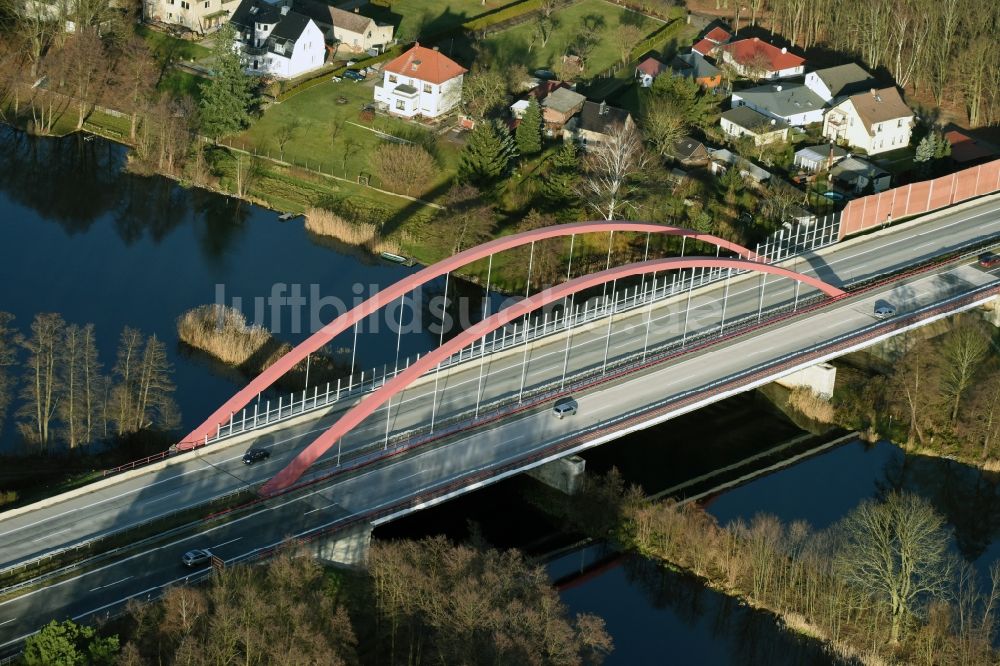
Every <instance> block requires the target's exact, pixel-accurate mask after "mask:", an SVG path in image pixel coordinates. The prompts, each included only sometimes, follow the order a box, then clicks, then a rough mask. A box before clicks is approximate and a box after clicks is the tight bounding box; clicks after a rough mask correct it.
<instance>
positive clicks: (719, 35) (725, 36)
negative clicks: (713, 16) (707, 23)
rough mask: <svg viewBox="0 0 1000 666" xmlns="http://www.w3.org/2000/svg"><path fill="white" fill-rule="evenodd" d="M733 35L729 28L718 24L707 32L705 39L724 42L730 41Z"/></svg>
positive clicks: (718, 42)
mask: <svg viewBox="0 0 1000 666" xmlns="http://www.w3.org/2000/svg"><path fill="white" fill-rule="evenodd" d="M731 37H732V35H730V34H729V32H728V31H727V30H725V29H723V28H720V27H719V26H716V27H714V28H712V29H711V30H709V31H708V32H707V33H706V34H705V37H704V39H707V40H708V41H710V42H715V43H716V44H722V43H725V42H728V41H729V39H730V38H731Z"/></svg>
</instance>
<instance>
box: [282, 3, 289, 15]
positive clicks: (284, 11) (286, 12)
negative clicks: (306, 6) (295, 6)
mask: <svg viewBox="0 0 1000 666" xmlns="http://www.w3.org/2000/svg"><path fill="white" fill-rule="evenodd" d="M289 9H291V7H289V6H288V5H282V6H281V15H282V16H285V15H286V14H288V10H289Z"/></svg>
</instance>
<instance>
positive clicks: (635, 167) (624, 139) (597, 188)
mask: <svg viewBox="0 0 1000 666" xmlns="http://www.w3.org/2000/svg"><path fill="white" fill-rule="evenodd" d="M646 161H647V156H646V153H645V151H644V150H643V148H642V137H641V136H640V134H639V132H638V131H637V130H636V129H635V126H634V125H631V124H627V125H622V124H617V125H614V126H612V127H611V128H610V129H608V130H607V133H606V135H605V137H604V138H603V140H601V141H600V142H596V143H592V144H590V145H589V146H588V147H587V155H586V157H585V158H584V161H583V166H584V173H585V175H584V178H583V179H582V181H581V182H580V184H579V185H578V194H579V195H580V198H582V199H583V200H584V201H586V202H587V205H589V206H590V207H591V208H593V209H594V210H596V211H597V212H598V213H600V215H601V217H603V218H604V219H606V220H614V219H617V218H618V217H619V216H621V215H623V214H624V213H625V211H626V210H627V209H629V208H630V207H632V202H631V198H632V195H633V194H634V192H635V188H634V187H633V186H632V184H631V180H632V179H633V178H634V177H635V176H636V175H637V174H638V173H640V172H641V171H642V169H643V167H644V166H645V165H646Z"/></svg>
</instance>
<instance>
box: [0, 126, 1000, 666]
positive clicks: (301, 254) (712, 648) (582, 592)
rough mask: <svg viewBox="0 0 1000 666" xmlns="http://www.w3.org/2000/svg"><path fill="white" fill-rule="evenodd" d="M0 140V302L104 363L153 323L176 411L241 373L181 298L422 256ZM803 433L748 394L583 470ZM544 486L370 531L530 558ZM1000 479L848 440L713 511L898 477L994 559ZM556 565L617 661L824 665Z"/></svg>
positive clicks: (8, 433)
mask: <svg viewBox="0 0 1000 666" xmlns="http://www.w3.org/2000/svg"><path fill="white" fill-rule="evenodd" d="M0 148H2V151H0V224H2V227H0V281H2V284H3V288H2V290H0V310H5V311H9V312H12V313H13V314H14V315H15V316H16V317H17V324H18V326H19V328H20V329H21V330H22V331H25V332H26V331H27V330H28V325H29V323H30V321H31V318H32V317H33V315H34V314H35V313H37V312H46V311H50V312H59V313H61V314H62V315H63V316H64V318H65V319H66V320H67V321H69V322H74V323H78V324H84V323H88V322H89V323H94V324H95V325H96V329H97V334H98V342H99V346H100V354H101V359H102V362H103V363H104V367H105V370H106V371H109V369H110V367H111V365H112V364H113V362H114V354H115V349H116V346H117V337H118V334H119V333H120V331H121V329H122V328H123V327H124V326H133V327H137V328H140V329H142V330H143V331H144V332H145V333H147V334H149V333H155V334H157V335H158V336H160V337H161V338H162V339H163V340H164V341H165V342H166V343H167V347H168V350H169V354H170V360H171V362H172V363H173V364H174V366H175V373H174V380H175V382H176V383H177V386H178V391H177V396H176V397H177V401H178V403H179V406H180V408H181V410H182V414H183V420H184V425H185V426H193V425H195V424H196V423H197V422H198V420H199V419H200V418H203V417H204V416H205V415H207V414H208V413H210V412H211V411H212V409H214V408H215V407H216V406H217V405H218V404H219V403H220V402H222V401H223V400H224V399H225V398H226V397H228V396H229V395H230V394H232V393H233V391H234V390H236V388H238V386H239V385H240V384H241V382H242V381H244V380H243V379H242V378H239V377H236V376H233V374H232V373H228V374H227V373H220V372H219V368H218V367H215V366H214V365H213V364H212V363H209V362H207V361H206V360H205V359H203V358H200V357H198V356H197V355H192V354H190V353H185V352H184V350H183V349H182V348H181V346H180V345H179V343H178V340H177V334H176V328H175V320H176V318H177V316H178V315H180V314H181V313H182V312H184V311H185V310H187V309H189V308H191V307H194V306H197V305H201V304H205V303H212V302H215V301H216V300H217V293H218V291H219V289H220V288H221V289H222V290H224V293H225V300H226V301H227V302H229V303H232V299H233V297H241V298H242V299H243V310H244V312H245V313H246V314H247V315H248V316H252V315H253V314H254V310H253V306H252V304H253V302H254V299H255V298H264V297H267V296H268V295H270V294H271V293H272V289H273V288H274V286H275V285H282V284H283V285H295V284H298V285H302V286H303V288H304V290H305V292H306V293H308V288H309V285H313V284H315V285H319V289H320V293H321V295H322V296H327V297H337V298H340V299H342V300H343V301H345V302H351V301H352V300H353V299H354V298H355V297H356V295H357V291H358V289H357V288H355V285H362V287H363V288H362V291H364V292H367V291H368V290H370V289H371V288H372V287H371V285H381V286H384V285H387V284H389V283H391V282H393V281H395V280H398V279H400V278H401V277H403V276H404V275H406V274H408V273H410V272H412V271H414V270H416V269H413V268H406V267H401V266H398V265H392V264H386V263H384V262H380V261H378V260H375V259H373V258H371V257H368V256H366V255H363V254H360V253H357V252H349V251H345V250H344V248H332V247H330V246H329V244H328V243H323V242H321V241H318V240H317V239H316V238H314V237H312V236H311V235H310V234H308V233H307V232H306V231H305V230H304V228H303V226H302V222H301V220H299V221H293V222H289V223H285V224H282V223H280V222H278V220H277V215H276V214H275V213H274V212H273V211H267V210H263V209H260V208H257V207H255V206H249V205H246V204H241V203H239V202H236V201H234V200H231V199H229V198H228V197H225V196H220V195H217V194H212V193H207V192H203V191H199V190H190V189H184V188H181V187H179V186H178V185H177V184H175V183H173V182H171V181H169V180H166V179H163V178H144V177H137V176H133V175H129V174H127V173H124V172H123V169H122V167H123V164H124V159H125V158H124V155H125V153H124V151H123V149H121V148H120V147H118V146H115V145H113V144H108V143H105V142H102V141H99V140H95V141H84V140H83V139H82V138H81V137H69V138H67V139H60V140H34V139H29V138H28V137H26V136H24V135H23V134H20V133H17V132H14V131H11V130H7V129H0ZM220 285H221V287H220ZM475 291H476V289H475V288H469V293H475ZM286 293H287V292H286ZM331 312H332V311H331V310H326V311H324V312H323V313H322V315H323V316H322V319H323V320H324V321H326V320H329V318H330V314H331ZM306 313H308V310H306ZM264 315H265V316H264V318H263V320H262V321H261V322H260V323H262V324H264V325H266V326H268V327H269V328H272V329H274V328H277V329H280V334H279V337H280V338H282V339H284V340H288V341H290V342H295V341H297V340H301V339H302V338H303V337H305V335H307V334H308V333H309V332H310V331H311V328H312V327H311V326H310V325H309V322H308V314H306V315H305V323H304V324H303V325H301V326H300V327H299V328H297V329H296V328H295V327H294V326H293V323H294V322H293V321H292V315H291V311H290V310H289V309H284V310H281V311H279V312H277V316H275V317H272V316H271V313H270V312H269V311H268V312H265V313H264ZM474 316H475V314H473V317H474ZM368 341H369V342H368V343H367V344H366V345H364V346H360V347H359V349H358V369H359V370H360V369H361V368H362V367H370V366H374V365H378V364H381V363H385V362H391V361H392V354H393V352H394V351H395V345H396V337H395V334H394V333H391V332H390V331H388V330H382V331H381V332H380V333H378V334H376V335H374V336H372V337H370V338H368ZM349 343H350V340H348V341H347V344H349ZM435 343H436V339H433V336H431V335H430V334H428V333H423V332H417V333H414V334H410V335H406V336H403V339H402V340H401V347H402V352H403V354H404V355H405V354H408V353H416V352H422V351H424V350H425V349H427V348H429V347H430V346H432V345H433V344H435ZM13 420H14V419H13V418H8V419H7V427H6V429H5V431H4V432H2V433H0V452H12V451H15V450H16V449H17V439H16V437H15V434H14V431H13V428H12V426H11V423H12V422H13ZM801 435H802V433H801V432H800V431H799V430H798V429H797V428H796V427H795V426H794V425H793V424H792V423H791V422H790V421H788V420H787V419H786V418H785V417H784V416H783V415H781V414H780V413H778V412H776V411H775V410H774V409H773V408H772V407H771V406H770V403H768V402H767V401H766V400H765V399H764V398H762V397H760V396H759V395H758V394H756V393H751V394H744V395H742V396H737V397H735V398H732V399H729V400H727V401H725V402H722V403H718V404H716V405H714V406H711V407H708V408H705V409H702V410H699V411H698V412H695V413H693V414H689V415H686V416H684V417H681V418H678V419H675V420H673V421H669V422H667V423H665V424H662V425H660V426H658V427H656V428H651V429H649V430H646V431H643V432H640V433H635V434H633V435H631V436H629V437H627V438H624V439H622V440H619V441H617V442H614V443H612V444H608V445H605V446H603V447H601V448H599V449H596V450H592V451H589V452H586V453H585V454H584V457H585V458H586V459H587V467H588V469H589V470H591V471H597V472H600V471H605V470H607V469H609V468H610V467H611V466H615V467H617V468H618V469H619V470H621V471H622V473H623V475H624V477H625V479H626V480H627V481H628V482H630V483H638V484H640V485H642V486H643V488H644V489H645V490H646V491H647V492H650V493H653V492H657V491H660V490H662V489H664V488H669V487H672V486H674V485H676V484H678V483H682V482H684V481H685V480H687V479H690V478H693V477H695V476H698V475H699V474H703V473H705V472H707V471H710V470H712V469H716V468H718V467H721V466H724V465H727V464H730V463H732V462H735V461H737V460H741V459H743V458H746V457H748V456H750V455H753V454H755V453H757V452H760V451H763V450H766V449H769V448H771V447H773V446H775V445H777V444H780V443H782V442H785V441H787V440H789V439H792V438H795V437H797V436H801ZM533 484H534V482H533V481H531V480H529V479H526V478H514V479H511V480H508V481H504V482H501V483H499V484H497V485H494V486H490V487H488V488H486V489H483V490H481V491H479V492H477V493H474V494H472V495H469V496H466V497H463V498H460V499H458V500H455V501H452V502H448V503H446V504H444V505H441V506H439V507H435V508H432V509H428V510H426V511H423V512H421V513H418V514H415V515H414V516H412V517H409V518H407V519H404V520H400V521H397V522H395V523H392V524H390V525H388V526H385V527H381V528H379V530H377V532H376V536H377V537H379V538H397V537H420V536H425V535H430V534H445V535H448V536H450V537H452V538H454V539H456V540H463V539H466V538H469V537H470V536H476V535H480V536H481V537H482V538H483V539H485V540H486V541H487V542H489V543H491V544H494V545H496V546H499V547H520V548H524V549H526V550H527V551H528V552H529V553H533V554H540V553H543V552H547V551H550V550H552V549H553V548H556V547H559V546H564V545H566V537H560V536H558V534H559V527H560V526H559V525H555V524H553V521H552V519H551V518H550V517H549V516H548V515H546V514H545V513H544V512H543V511H542V510H540V509H539V508H538V506H536V503H534V502H533V501H532V498H533V497H537V488H536V487H535V486H534V485H533ZM998 485H1000V484H998V480H997V477H996V475H990V474H983V473H980V472H978V471H976V470H974V469H971V468H968V467H966V466H963V465H959V464H957V463H954V462H951V461H947V460H942V459H930V458H919V457H914V456H907V455H904V454H903V453H902V452H901V451H900V450H899V449H898V448H896V447H894V446H892V445H889V444H884V443H883V444H875V445H869V444H864V443H862V442H850V443H847V444H845V445H842V446H839V447H837V448H834V449H830V450H828V451H826V452H824V453H822V454H820V455H817V456H815V457H812V458H809V459H807V460H805V461H803V462H800V463H798V464H796V465H794V466H792V467H789V468H786V469H784V470H781V471H779V472H776V473H773V474H770V475H767V476H764V477H761V478H758V479H756V480H754V481H751V482H749V483H746V484H744V485H742V486H739V487H737V488H734V489H730V490H727V491H726V492H722V493H720V494H717V495H715V496H714V497H711V498H709V500H708V501H707V502H706V505H707V508H708V510H709V511H710V512H712V513H713V514H714V515H715V516H716V517H717V518H718V519H719V521H720V522H722V523H725V522H727V521H729V520H732V519H735V518H737V517H742V518H744V519H749V518H751V517H752V516H753V515H754V514H755V513H758V512H770V513H773V514H775V515H777V516H779V517H780V518H781V519H782V520H785V521H790V520H794V519H805V520H807V521H809V523H810V524H811V525H812V526H813V527H814V528H816V529H822V528H824V527H827V526H829V525H831V524H832V523H834V522H835V521H837V520H838V519H839V518H840V517H842V516H843V515H844V514H845V513H846V512H848V511H849V510H850V509H851V508H853V507H854V506H855V505H856V504H857V503H858V502H860V501H862V500H863V499H866V498H870V497H877V496H878V495H879V494H881V493H885V492H887V491H889V490H891V489H906V490H910V491H912V492H916V493H918V494H920V495H922V496H924V497H926V498H928V499H929V500H930V501H931V502H933V503H934V505H935V506H936V507H937V508H938V510H939V511H941V512H942V514H943V515H945V516H946V517H947V519H948V521H949V524H950V525H951V527H952V528H953V530H954V533H955V536H956V543H957V548H958V550H959V551H960V552H961V553H962V555H963V556H964V557H966V558H967V559H969V560H970V561H973V562H975V563H976V564H977V566H978V567H979V569H980V570H981V571H985V569H986V567H988V566H989V563H990V562H992V561H993V560H994V559H996V558H997V557H998V556H1000V539H998V538H997V537H998V536H1000V492H998ZM554 535H556V536H554ZM547 566H548V567H549V571H550V574H551V575H552V578H553V580H554V581H556V582H557V584H558V587H559V589H560V591H561V595H562V598H563V601H564V602H565V603H566V604H567V605H568V607H569V608H570V610H571V612H593V613H597V614H598V615H600V616H601V617H603V618H605V620H606V621H607V626H608V629H609V631H610V633H611V634H612V637H613V638H614V640H615V643H616V650H615V652H614V653H613V654H612V656H611V657H610V658H609V659H608V661H607V663H608V664H621V665H625V664H661V663H692V664H694V663H697V664H746V663H760V664H765V663H766V664H813V663H817V664H819V663H828V659H827V657H826V656H825V655H824V654H823V651H822V650H821V649H820V647H819V646H818V645H817V644H815V643H814V642H811V641H806V640H803V639H800V638H798V637H796V636H793V635H790V634H788V633H787V632H784V631H783V630H781V629H780V628H779V627H777V626H776V625H775V623H774V621H773V619H772V618H770V617H769V616H768V615H766V614H762V613H758V612H754V611H750V610H748V609H746V608H745V607H742V606H740V605H739V604H738V603H735V602H733V601H732V600H730V599H728V598H726V597H724V596H722V595H718V594H716V593H714V592H711V591H709V590H706V589H704V588H703V587H702V586H701V585H700V584H699V583H697V581H693V580H691V579H689V578H687V577H685V576H681V575H678V574H674V573H671V572H668V571H665V570H663V569H662V568H660V567H657V566H655V565H653V564H652V563H650V562H648V561H645V560H643V559H641V558H638V557H634V556H620V555H614V554H607V553H603V552H598V551H595V550H594V549H593V548H590V549H570V550H568V551H567V552H566V553H565V554H564V555H562V556H561V557H558V558H556V559H555V560H553V561H551V562H549V563H548V564H547Z"/></svg>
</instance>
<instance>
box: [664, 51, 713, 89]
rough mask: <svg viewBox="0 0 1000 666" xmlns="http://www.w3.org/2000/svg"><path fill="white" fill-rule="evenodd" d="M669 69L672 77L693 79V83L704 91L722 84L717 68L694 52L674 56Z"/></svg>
mask: <svg viewBox="0 0 1000 666" xmlns="http://www.w3.org/2000/svg"><path fill="white" fill-rule="evenodd" d="M670 69H671V71H673V73H674V76H686V77H688V78H690V79H694V82H695V83H697V84H698V85H699V86H701V87H702V88H705V89H706V90H712V89H714V88H716V87H718V86H720V85H721V84H722V72H720V71H719V68H718V67H716V66H715V65H713V64H712V63H710V62H709V61H708V60H706V59H705V58H704V57H702V56H701V55H699V54H698V53H695V52H694V51H692V52H691V53H683V54H681V55H679V56H675V57H674V59H673V60H671V61H670Z"/></svg>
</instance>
